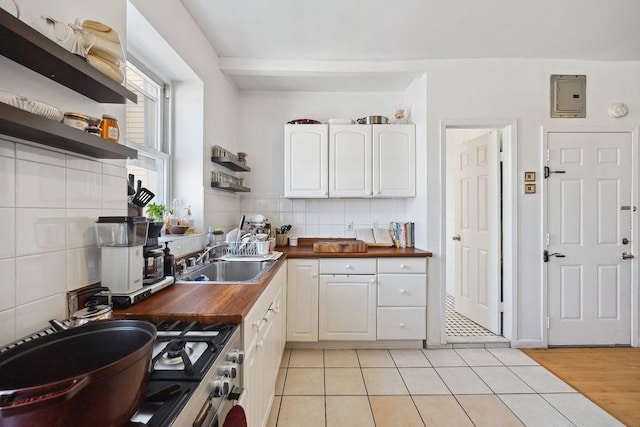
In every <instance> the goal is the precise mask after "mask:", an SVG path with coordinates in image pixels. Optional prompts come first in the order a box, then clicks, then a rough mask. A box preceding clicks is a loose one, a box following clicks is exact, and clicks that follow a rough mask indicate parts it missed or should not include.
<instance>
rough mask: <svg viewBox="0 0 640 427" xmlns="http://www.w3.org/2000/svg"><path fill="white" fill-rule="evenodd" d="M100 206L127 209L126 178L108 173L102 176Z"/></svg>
mask: <svg viewBox="0 0 640 427" xmlns="http://www.w3.org/2000/svg"><path fill="white" fill-rule="evenodd" d="M102 208H103V209H124V210H125V211H126V209H127V179H126V178H124V177H116V176H110V175H103V176H102Z"/></svg>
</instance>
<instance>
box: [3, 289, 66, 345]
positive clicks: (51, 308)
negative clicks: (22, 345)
mask: <svg viewBox="0 0 640 427" xmlns="http://www.w3.org/2000/svg"><path fill="white" fill-rule="evenodd" d="M67 317H68V316H67V301H66V296H65V294H64V293H61V294H56V295H53V296H51V297H48V298H44V299H41V300H38V301H34V302H32V303H30V304H25V305H21V306H18V307H17V308H16V323H15V325H16V336H17V337H24V336H25V335H29V334H31V333H33V332H36V331H39V330H40V329H44V328H46V327H48V326H49V320H51V319H58V320H62V319H65V318H67Z"/></svg>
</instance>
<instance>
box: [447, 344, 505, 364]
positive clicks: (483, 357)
mask: <svg viewBox="0 0 640 427" xmlns="http://www.w3.org/2000/svg"><path fill="white" fill-rule="evenodd" d="M455 351H456V353H458V356H460V357H462V360H464V361H465V362H467V365H469V366H502V362H500V361H499V360H498V359H497V358H496V357H495V356H494V355H493V354H492V353H490V352H488V351H487V349H486V348H460V349H456V350H455Z"/></svg>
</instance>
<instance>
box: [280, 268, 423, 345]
mask: <svg viewBox="0 0 640 427" xmlns="http://www.w3.org/2000/svg"><path fill="white" fill-rule="evenodd" d="M288 262H289V269H288V286H287V289H288V291H287V341H290V342H305V341H306V342H317V341H376V340H425V339H426V338H427V315H426V312H427V259H426V258H377V259H376V258H321V259H291V260H289V261H288Z"/></svg>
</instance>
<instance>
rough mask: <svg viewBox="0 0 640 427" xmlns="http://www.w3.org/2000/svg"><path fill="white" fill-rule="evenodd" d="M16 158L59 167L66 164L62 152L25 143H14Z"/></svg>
mask: <svg viewBox="0 0 640 427" xmlns="http://www.w3.org/2000/svg"><path fill="white" fill-rule="evenodd" d="M16 158H18V159H22V160H29V161H32V162H38V163H45V164H48V165H53V166H60V167H65V165H66V156H65V155H64V154H61V153H58V152H56V151H50V150H45V149H43V148H38V147H34V146H31V145H26V144H16Z"/></svg>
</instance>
